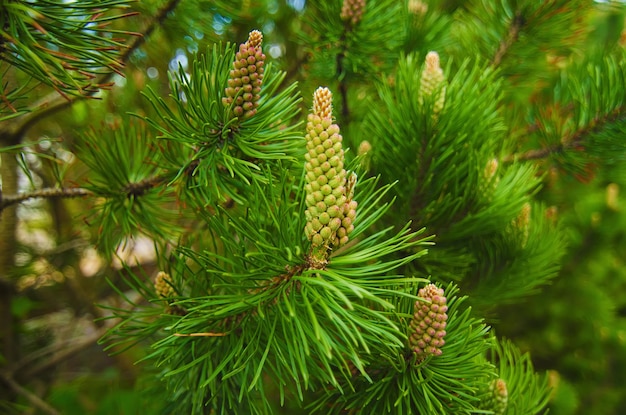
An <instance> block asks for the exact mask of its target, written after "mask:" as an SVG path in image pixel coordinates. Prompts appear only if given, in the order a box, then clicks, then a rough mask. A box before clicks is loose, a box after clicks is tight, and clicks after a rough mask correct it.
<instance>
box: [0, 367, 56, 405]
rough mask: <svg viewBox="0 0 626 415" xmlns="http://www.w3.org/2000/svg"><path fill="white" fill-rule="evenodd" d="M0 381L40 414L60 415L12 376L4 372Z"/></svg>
mask: <svg viewBox="0 0 626 415" xmlns="http://www.w3.org/2000/svg"><path fill="white" fill-rule="evenodd" d="M0 380H2V381H3V382H4V383H5V384H6V385H7V386H8V387H10V388H11V389H12V390H13V391H14V392H15V393H17V394H19V395H22V396H23V397H24V398H26V400H28V402H30V403H31V404H32V405H33V406H34V407H36V408H38V409H39V410H40V411H41V412H43V413H46V414H49V415H61V413H60V412H59V411H57V410H56V409H54V408H53V407H52V406H50V405H48V404H47V403H46V402H45V401H44V400H43V399H41V398H40V397H39V396H37V395H35V394H34V393H32V392H31V391H29V390H28V389H26V388H24V387H23V386H22V385H20V384H19V383H17V382H16V381H15V379H13V376H11V375H10V374H8V373H6V372H0Z"/></svg>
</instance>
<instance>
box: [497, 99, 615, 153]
mask: <svg viewBox="0 0 626 415" xmlns="http://www.w3.org/2000/svg"><path fill="white" fill-rule="evenodd" d="M625 111H626V109H625V108H622V107H620V108H617V109H615V110H614V111H612V112H610V113H609V114H606V115H605V116H603V117H597V118H594V119H593V120H592V121H590V122H589V125H588V126H587V127H585V128H581V129H579V130H577V131H574V132H573V133H572V134H570V135H569V136H566V137H563V138H561V142H560V143H559V144H556V145H553V146H550V147H545V148H541V149H533V150H528V151H526V152H525V153H522V154H510V155H508V156H505V157H503V158H502V162H504V163H513V162H516V161H530V160H540V159H544V158H547V157H550V156H551V155H552V154H558V153H562V152H565V151H567V150H571V149H576V148H580V147H581V146H584V144H585V140H586V139H587V137H589V136H590V135H591V134H594V133H597V132H599V131H601V130H602V128H604V127H605V126H606V124H610V123H613V122H616V121H618V120H619V119H620V118H622V117H623V116H624V115H625V114H624V112H625Z"/></svg>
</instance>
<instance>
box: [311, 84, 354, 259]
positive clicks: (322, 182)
mask: <svg viewBox="0 0 626 415" xmlns="http://www.w3.org/2000/svg"><path fill="white" fill-rule="evenodd" d="M307 120H308V122H307V126H306V130H307V134H306V148H307V153H306V154H305V160H306V162H305V165H304V168H305V170H306V184H305V191H306V205H307V210H306V212H305V215H306V219H307V224H306V227H305V233H306V235H307V238H308V239H310V240H311V242H312V245H313V246H314V247H331V246H340V245H342V244H345V243H346V242H347V241H348V235H349V234H350V232H351V231H352V229H354V226H353V224H352V222H353V221H354V218H355V216H356V207H357V203H356V201H354V200H352V195H353V190H354V185H355V183H356V175H355V174H352V175H351V176H350V180H348V179H347V178H346V176H347V172H346V170H345V169H344V153H343V147H342V140H343V138H342V136H341V134H339V126H338V125H337V124H333V123H332V94H331V92H330V91H329V90H328V88H318V89H317V90H316V91H315V94H314V95H313V113H312V114H309V116H308V119H307Z"/></svg>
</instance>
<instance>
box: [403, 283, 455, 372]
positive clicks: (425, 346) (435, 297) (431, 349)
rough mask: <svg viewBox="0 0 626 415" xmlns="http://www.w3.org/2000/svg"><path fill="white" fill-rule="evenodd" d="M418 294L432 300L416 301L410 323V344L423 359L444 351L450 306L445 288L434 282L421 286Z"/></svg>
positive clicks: (419, 357)
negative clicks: (442, 348)
mask: <svg viewBox="0 0 626 415" xmlns="http://www.w3.org/2000/svg"><path fill="white" fill-rule="evenodd" d="M418 296H419V297H421V298H423V299H425V300H429V301H430V304H429V303H427V302H424V301H416V302H415V307H414V314H413V318H412V319H411V323H410V325H409V327H410V330H411V335H410V336H409V346H410V347H411V349H412V350H413V352H414V353H415V355H416V357H417V358H418V360H420V361H421V360H423V359H425V358H426V357H428V356H439V355H441V353H442V351H441V347H443V345H444V344H445V343H446V342H445V340H444V337H445V335H446V324H447V323H446V322H447V320H448V314H447V311H448V306H447V305H446V302H447V299H446V297H445V295H444V291H443V289H442V288H437V286H436V285H434V284H428V285H427V286H426V287H424V288H421V289H420V290H419V292H418Z"/></svg>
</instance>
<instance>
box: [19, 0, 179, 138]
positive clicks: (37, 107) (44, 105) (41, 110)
mask: <svg viewBox="0 0 626 415" xmlns="http://www.w3.org/2000/svg"><path fill="white" fill-rule="evenodd" d="M179 3H180V0H170V1H168V2H167V3H165V5H163V7H161V9H159V10H158V11H157V13H156V14H155V16H154V18H153V19H152V20H151V21H150V23H149V24H148V26H147V27H146V28H145V29H144V31H143V32H142V33H139V34H138V36H136V37H135V38H134V41H133V42H132V43H131V44H130V45H129V46H128V47H127V48H126V49H125V50H124V51H123V53H122V54H121V55H120V63H122V64H123V63H125V62H127V61H128V59H129V58H130V56H131V55H132V53H133V52H135V51H136V50H137V49H139V47H141V46H142V45H143V44H144V43H145V42H146V39H147V38H148V37H149V36H150V35H151V34H152V32H154V30H155V29H156V28H157V27H158V26H161V25H162V23H163V21H164V20H165V19H166V18H167V16H168V15H169V14H170V13H171V12H172V11H174V9H175V8H176V6H178V4H179ZM114 75H115V72H113V71H109V72H108V73H106V74H104V75H103V76H102V77H101V78H100V79H98V82H97V83H96V84H97V85H104V84H108V83H109V82H110V80H111V79H112V78H113V76H114ZM96 92H98V89H94V90H90V91H89V92H88V93H86V94H85V95H78V96H74V97H69V98H68V97H63V96H60V95H59V94H58V93H57V92H52V93H50V94H49V95H47V96H45V97H44V98H42V99H41V100H39V101H37V102H35V103H34V104H33V105H32V107H31V111H32V112H29V113H28V114H29V116H28V115H27V116H25V117H24V119H23V121H22V122H21V123H18V125H16V127H15V129H14V130H13V133H12V134H11V136H12V137H13V142H15V143H17V142H20V141H21V137H23V136H24V135H25V134H26V132H27V131H28V130H29V129H30V128H31V127H32V126H33V125H35V124H36V123H37V122H38V121H39V120H41V119H44V118H46V117H48V116H50V115H52V114H54V113H56V112H57V111H60V110H62V109H64V108H67V107H69V106H71V105H73V104H74V103H75V102H77V101H79V100H82V99H85V98H92V97H93V96H94V95H95V94H96Z"/></svg>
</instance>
